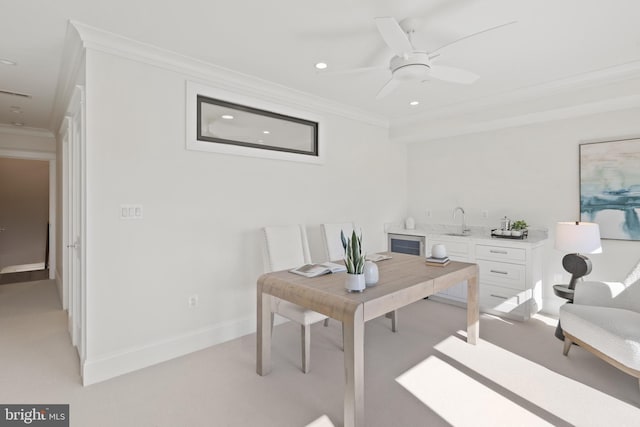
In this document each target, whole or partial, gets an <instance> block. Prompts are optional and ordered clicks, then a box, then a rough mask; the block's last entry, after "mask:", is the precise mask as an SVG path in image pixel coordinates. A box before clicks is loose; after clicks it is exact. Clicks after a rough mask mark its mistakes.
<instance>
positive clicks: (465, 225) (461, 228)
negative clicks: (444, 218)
mask: <svg viewBox="0 0 640 427" xmlns="http://www.w3.org/2000/svg"><path fill="white" fill-rule="evenodd" d="M458 211H460V212H461V213H462V223H461V224H460V234H465V233H466V232H468V231H469V229H468V228H467V224H465V221H464V209H463V208H462V206H458V207H457V208H455V209H454V210H453V219H456V214H457V213H458Z"/></svg>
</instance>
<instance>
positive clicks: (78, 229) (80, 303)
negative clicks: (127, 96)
mask: <svg viewBox="0 0 640 427" xmlns="http://www.w3.org/2000/svg"><path fill="white" fill-rule="evenodd" d="M84 109H85V102H84V88H83V87H82V86H76V87H75V88H74V91H73V95H72V97H71V100H70V102H69V108H68V110H67V114H66V116H65V118H64V120H63V122H62V125H61V127H60V131H59V132H58V135H59V137H60V138H61V145H62V174H63V176H62V193H63V195H62V199H63V202H62V228H63V230H62V233H61V235H62V239H63V243H62V245H61V247H62V252H63V254H62V257H63V261H62V262H63V263H62V265H63V276H62V283H63V286H62V287H63V294H64V295H65V300H66V304H67V313H68V322H69V323H68V328H69V333H70V335H71V342H72V344H73V345H74V346H75V347H76V349H77V351H78V355H79V357H80V367H81V368H80V370H81V375H82V367H83V366H84V361H85V358H86V346H87V343H86V318H87V316H86V268H85V266H86V213H85V212H86V207H85V201H86V186H85V178H86V173H85V115H84Z"/></svg>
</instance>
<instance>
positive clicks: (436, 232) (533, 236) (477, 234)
mask: <svg viewBox="0 0 640 427" xmlns="http://www.w3.org/2000/svg"><path fill="white" fill-rule="evenodd" d="M469 229H470V232H469V234H468V235H465V236H456V235H451V233H459V232H460V226H454V225H445V224H429V225H423V224H416V228H415V229H413V230H407V229H406V228H404V227H403V226H401V225H388V226H387V228H386V232H387V233H392V234H404V235H407V236H424V237H426V238H427V239H442V240H449V241H456V240H457V241H467V242H472V243H479V244H487V243H490V244H497V245H500V246H506V247H509V246H511V247H518V246H520V247H522V246H531V247H536V246H541V245H543V244H544V243H545V242H546V241H547V239H548V238H549V236H548V233H547V230H545V229H533V228H529V230H528V231H529V236H528V237H527V238H526V239H505V238H501V237H493V236H491V229H490V228H487V227H478V226H469Z"/></svg>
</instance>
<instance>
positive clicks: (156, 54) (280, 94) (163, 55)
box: [70, 21, 389, 129]
mask: <svg viewBox="0 0 640 427" xmlns="http://www.w3.org/2000/svg"><path fill="white" fill-rule="evenodd" d="M70 25H71V26H73V28H74V29H75V31H76V32H77V34H78V35H79V38H80V40H81V44H82V46H83V47H84V48H85V49H91V50H95V51H100V52H104V53H108V54H112V55H116V56H120V57H123V58H126V59H130V60H133V61H138V62H142V63H145V64H148V65H152V66H156V67H160V68H163V69H167V70H170V71H173V72H176V73H179V74H182V75H184V77H185V79H190V80H193V81H197V82H199V83H203V84H207V85H210V86H214V87H217V88H220V89H225V90H231V91H234V92H238V93H241V94H243V95H251V96H254V97H255V96H258V97H260V98H264V99H266V100H268V101H271V102H278V103H285V104H287V105H290V106H295V107H297V108H301V109H306V110H309V109H313V110H315V111H316V112H320V113H328V114H335V115H339V116H342V117H345V118H348V119H352V120H357V121H360V122H364V123H367V124H371V125H374V126H379V127H383V128H386V129H388V128H389V121H388V120H387V119H386V118H385V117H382V116H378V115H374V114H371V113H369V112H366V111H364V110H361V109H357V108H354V107H350V106H347V105H344V104H341V103H338V102H335V101H331V100H328V99H324V98H319V97H318V96H316V95H311V94H309V93H306V92H302V91H298V90H295V89H291V88H289V87H286V86H284V85H280V84H277V83H274V82H270V81H267V80H263V79H260V78H258V77H255V76H251V75H248V74H243V73H240V72H237V71H233V70H230V69H227V68H224V67H220V66H217V65H214V64H210V63H207V62H204V61H200V60H197V59H195V58H191V57H188V56H185V55H181V54H178V53H176V52H172V51H169V50H165V49H162V48H159V47H157V46H153V45H150V44H147V43H143V42H139V41H137V40H133V39H130V38H127V37H124V36H121V35H118V34H114V33H111V32H108V31H104V30H101V29H98V28H95V27H92V26H89V25H86V24H83V23H80V22H77V21H70Z"/></svg>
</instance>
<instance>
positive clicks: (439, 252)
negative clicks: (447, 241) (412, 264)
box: [431, 244, 447, 258]
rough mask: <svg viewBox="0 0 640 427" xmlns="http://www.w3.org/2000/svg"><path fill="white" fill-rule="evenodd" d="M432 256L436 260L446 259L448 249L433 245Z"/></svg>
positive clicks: (440, 245) (441, 245)
mask: <svg viewBox="0 0 640 427" xmlns="http://www.w3.org/2000/svg"><path fill="white" fill-rule="evenodd" d="M431 256H432V257H434V258H444V257H446V256H447V248H446V247H445V246H444V245H443V244H436V245H433V247H432V248H431Z"/></svg>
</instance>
